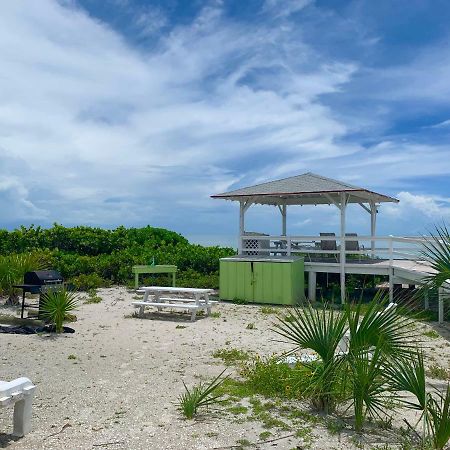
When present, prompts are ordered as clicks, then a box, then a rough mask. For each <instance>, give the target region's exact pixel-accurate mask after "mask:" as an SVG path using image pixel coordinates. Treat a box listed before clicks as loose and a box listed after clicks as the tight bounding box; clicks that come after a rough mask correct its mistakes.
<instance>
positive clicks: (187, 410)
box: [178, 370, 228, 419]
mask: <svg viewBox="0 0 450 450" xmlns="http://www.w3.org/2000/svg"><path fill="white" fill-rule="evenodd" d="M224 373H225V370H224V371H223V372H221V373H220V374H219V375H218V376H217V377H216V378H214V380H212V381H211V382H210V383H208V384H204V383H200V384H199V385H197V386H195V387H194V388H192V390H189V389H188V387H187V386H186V384H185V383H184V382H183V386H184V389H185V392H184V393H183V394H181V395H180V397H179V400H178V402H179V408H180V410H181V412H182V413H183V415H184V416H185V417H186V418H187V419H193V418H194V416H195V415H196V414H197V412H198V410H199V408H203V407H208V406H211V405H212V404H214V403H217V402H218V401H219V398H220V397H221V396H222V394H220V393H219V394H217V393H216V391H217V389H218V388H219V386H220V385H221V384H222V383H223V382H224V381H225V380H226V379H227V378H228V376H226V377H223V374H224Z"/></svg>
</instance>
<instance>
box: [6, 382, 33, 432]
mask: <svg viewBox="0 0 450 450" xmlns="http://www.w3.org/2000/svg"><path fill="white" fill-rule="evenodd" d="M35 389H36V386H34V384H33V383H32V382H31V381H30V380H29V379H28V378H25V377H21V378H16V379H15V380H13V381H9V382H8V381H0V407H3V408H6V407H7V406H13V405H14V416H13V435H14V436H18V437H22V436H25V435H26V434H27V433H29V432H30V431H31V406H32V403H33V396H34V391H35Z"/></svg>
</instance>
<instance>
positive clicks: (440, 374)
mask: <svg viewBox="0 0 450 450" xmlns="http://www.w3.org/2000/svg"><path fill="white" fill-rule="evenodd" d="M426 374H427V375H428V376H429V377H431V378H435V379H437V380H450V369H446V368H445V367H442V366H439V365H438V364H433V365H431V366H429V367H428V370H427V371H426Z"/></svg>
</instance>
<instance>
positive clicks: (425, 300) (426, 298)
mask: <svg viewBox="0 0 450 450" xmlns="http://www.w3.org/2000/svg"><path fill="white" fill-rule="evenodd" d="M423 307H424V309H425V310H427V309H430V298H429V295H428V289H424V291H423Z"/></svg>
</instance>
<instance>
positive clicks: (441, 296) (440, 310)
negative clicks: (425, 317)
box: [438, 286, 445, 324]
mask: <svg viewBox="0 0 450 450" xmlns="http://www.w3.org/2000/svg"><path fill="white" fill-rule="evenodd" d="M438 293H439V305H438V322H439V324H443V323H444V295H445V294H444V288H443V287H442V286H441V287H440V288H439V290H438Z"/></svg>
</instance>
